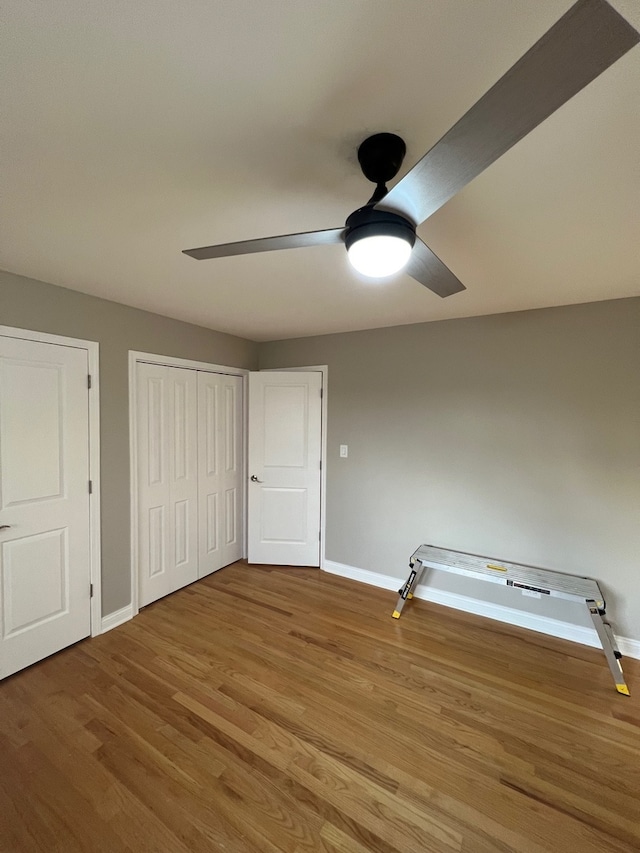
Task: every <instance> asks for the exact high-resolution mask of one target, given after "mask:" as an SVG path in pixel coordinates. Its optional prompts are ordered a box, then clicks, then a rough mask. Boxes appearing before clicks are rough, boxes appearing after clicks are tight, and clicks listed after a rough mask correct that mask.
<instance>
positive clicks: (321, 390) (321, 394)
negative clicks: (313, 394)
mask: <svg viewBox="0 0 640 853" xmlns="http://www.w3.org/2000/svg"><path fill="white" fill-rule="evenodd" d="M323 397H324V389H323V388H321V389H320V399H321V400H322V398H323Z"/></svg>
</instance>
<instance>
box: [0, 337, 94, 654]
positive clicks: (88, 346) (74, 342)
mask: <svg viewBox="0 0 640 853" xmlns="http://www.w3.org/2000/svg"><path fill="white" fill-rule="evenodd" d="M0 335H1V336H2V337H5V338H18V339H19V340H23V341H33V342H35V343H42V344H55V345H56V346H62V347H70V348H72V349H82V350H85V351H86V353H87V370H88V371H89V376H91V386H90V388H88V399H89V480H91V485H92V490H91V496H90V499H89V562H90V570H89V577H90V583H91V585H92V587H93V595H92V597H91V599H90V602H91V606H90V615H91V636H92V637H97V636H98V634H101V633H102V558H101V548H100V537H101V529H100V524H101V511H100V344H99V343H98V342H97V341H85V340H82V339H80V338H68V337H65V336H64V335H50V334H48V333H46V332H35V331H32V330H31V329H18V328H14V327H13V326H0ZM87 488H89V484H88V483H87Z"/></svg>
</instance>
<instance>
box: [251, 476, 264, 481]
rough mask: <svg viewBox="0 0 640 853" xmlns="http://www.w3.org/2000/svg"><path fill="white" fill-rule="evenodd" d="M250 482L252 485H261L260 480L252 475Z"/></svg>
mask: <svg viewBox="0 0 640 853" xmlns="http://www.w3.org/2000/svg"><path fill="white" fill-rule="evenodd" d="M251 482H252V483H262V480H259V479H258V478H257V477H256V475H255V474H252V475H251Z"/></svg>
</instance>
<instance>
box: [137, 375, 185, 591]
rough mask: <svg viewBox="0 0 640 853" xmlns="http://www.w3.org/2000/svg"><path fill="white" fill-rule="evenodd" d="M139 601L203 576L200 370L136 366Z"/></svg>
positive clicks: (175, 588) (177, 587) (172, 589)
mask: <svg viewBox="0 0 640 853" xmlns="http://www.w3.org/2000/svg"><path fill="white" fill-rule="evenodd" d="M136 401H137V403H136V405H137V430H138V435H137V460H138V472H137V474H138V549H139V553H138V566H139V592H140V599H139V600H140V605H141V606H144V605H146V604H150V603H151V602H152V601H155V600H156V599H158V598H161V597H162V596H164V595H168V594H169V593H171V592H174V591H175V590H177V589H180V588H181V587H183V586H186V585H187V584H189V583H192V582H193V581H195V580H197V579H198V426H197V417H198V404H197V379H196V372H195V371H194V370H185V369H181V368H177V367H165V366H164V365H159V364H146V363H142V362H139V363H138V364H137V369H136Z"/></svg>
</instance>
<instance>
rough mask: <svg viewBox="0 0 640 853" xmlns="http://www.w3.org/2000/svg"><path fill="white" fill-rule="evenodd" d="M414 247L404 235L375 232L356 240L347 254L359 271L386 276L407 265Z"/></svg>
mask: <svg viewBox="0 0 640 853" xmlns="http://www.w3.org/2000/svg"><path fill="white" fill-rule="evenodd" d="M412 248H413V247H412V245H411V243H410V242H409V241H408V240H405V239H404V238H403V237H396V236H391V235H389V234H375V235H372V236H370V237H361V238H360V239H359V240H355V241H354V242H353V243H352V244H351V246H349V248H348V249H347V254H348V256H349V261H350V263H351V266H352V267H353V268H354V269H355V270H356V271H357V272H359V273H361V274H362V275H366V276H368V277H369V278H386V277H387V276H390V275H394V273H397V272H400V270H401V269H402V268H403V267H404V266H406V264H407V261H408V260H409V256H410V255H411V249H412Z"/></svg>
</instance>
